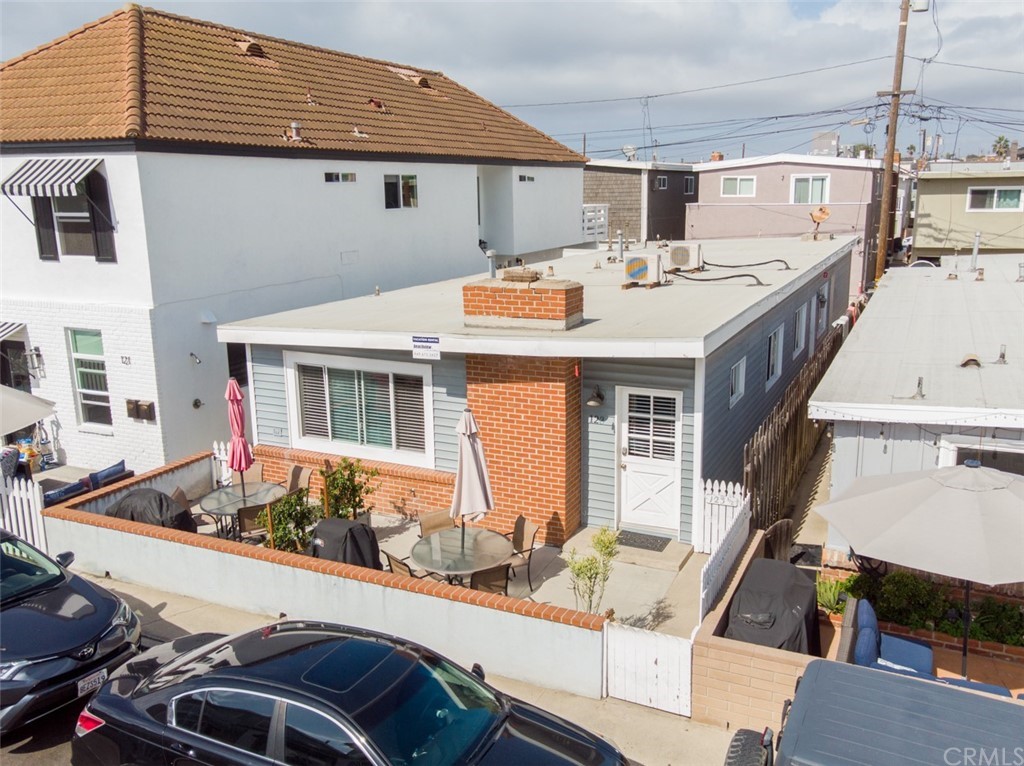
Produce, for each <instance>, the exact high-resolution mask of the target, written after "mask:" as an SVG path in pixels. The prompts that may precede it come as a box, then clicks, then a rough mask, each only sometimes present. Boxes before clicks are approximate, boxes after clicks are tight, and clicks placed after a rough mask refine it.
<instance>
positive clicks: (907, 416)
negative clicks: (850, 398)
mask: <svg viewBox="0 0 1024 766" xmlns="http://www.w3.org/2000/svg"><path fill="white" fill-rule="evenodd" d="M807 414H808V416H809V417H810V418H811V419H812V420H833V421H841V420H845V421H857V422H869V423H912V424H922V425H947V426H964V427H977V426H987V427H991V428H1024V409H1013V408H1008V407H935V406H921V405H907V404H881V403H862V402H827V401H815V400H813V399H812V400H811V401H810V402H809V403H808V405H807Z"/></svg>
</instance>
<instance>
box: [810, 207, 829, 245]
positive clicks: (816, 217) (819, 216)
mask: <svg viewBox="0 0 1024 766" xmlns="http://www.w3.org/2000/svg"><path fill="white" fill-rule="evenodd" d="M830 215H832V211H831V210H829V209H828V208H827V207H825V206H824V205H819V206H818V207H817V209H815V210H812V211H811V220H812V221H814V238H815V239H817V238H818V227H819V226H821V224H822V223H824V222H825V221H827V220H828V217H829V216H830Z"/></svg>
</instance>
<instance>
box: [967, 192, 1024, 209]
mask: <svg viewBox="0 0 1024 766" xmlns="http://www.w3.org/2000/svg"><path fill="white" fill-rule="evenodd" d="M1022 190H1024V186H994V187H988V188H985V187H978V186H972V187H971V188H969V189H968V190H967V209H968V210H969V211H972V212H978V211H981V210H987V211H991V212H995V213H1012V212H1020V211H1022V210H1024V207H1022V204H1021V199H1022V195H1021V191H1022Z"/></svg>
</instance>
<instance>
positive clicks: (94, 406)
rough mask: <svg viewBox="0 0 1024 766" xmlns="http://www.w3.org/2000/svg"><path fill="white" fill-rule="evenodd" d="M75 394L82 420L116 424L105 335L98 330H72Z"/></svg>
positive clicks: (72, 365) (72, 363) (70, 334)
mask: <svg viewBox="0 0 1024 766" xmlns="http://www.w3.org/2000/svg"><path fill="white" fill-rule="evenodd" d="M68 336H69V341H70V345H71V367H72V369H73V371H74V376H75V379H74V383H75V396H76V398H77V401H78V412H79V416H80V417H81V419H82V422H83V423H97V424H99V425H105V426H109V425H111V424H113V422H114V421H113V417H112V415H111V411H110V393H109V390H108V388H107V363H106V361H105V360H104V356H103V335H102V334H101V333H100V332H99V331H97V330H69V331H68Z"/></svg>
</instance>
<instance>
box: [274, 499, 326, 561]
mask: <svg viewBox="0 0 1024 766" xmlns="http://www.w3.org/2000/svg"><path fill="white" fill-rule="evenodd" d="M308 495H309V490H306V489H299V490H296V491H295V492H292V493H291V494H288V495H285V496H284V497H282V498H281V499H279V500H275V501H274V502H273V503H271V504H270V519H269V520H270V521H271V522H272V524H267V521H268V519H267V511H266V509H264V510H263V511H262V512H261V513H260V515H259V517H258V519H257V523H258V524H260V525H261V526H262V527H264V528H266V529H268V530H273V542H274V546H273V547H274V548H276V549H277V550H279V551H293V552H297V553H302V552H303V551H305V550H306V548H307V547H309V540H310V537H312V534H313V525H314V524H316V522H317V521H319V520H320V519H322V518H323V516H324V509H323V507H322V506H321V505H320V503H307V502H306V501H307V499H308ZM267 544H268V545H269V543H267Z"/></svg>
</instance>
